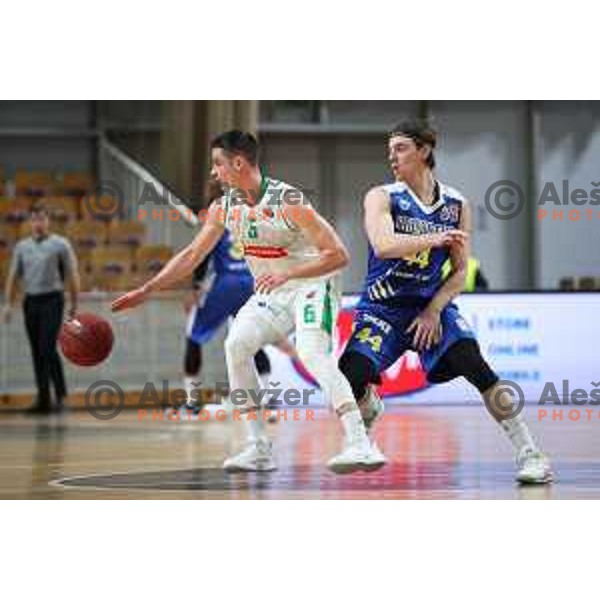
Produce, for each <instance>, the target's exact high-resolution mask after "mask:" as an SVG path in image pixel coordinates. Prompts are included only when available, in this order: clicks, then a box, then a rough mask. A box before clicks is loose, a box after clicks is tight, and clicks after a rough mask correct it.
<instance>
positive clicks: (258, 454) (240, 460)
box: [223, 440, 277, 471]
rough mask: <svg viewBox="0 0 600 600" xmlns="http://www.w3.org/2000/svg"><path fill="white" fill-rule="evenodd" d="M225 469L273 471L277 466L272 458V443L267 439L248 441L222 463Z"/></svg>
mask: <svg viewBox="0 0 600 600" xmlns="http://www.w3.org/2000/svg"><path fill="white" fill-rule="evenodd" d="M223 468H224V469H225V470H226V471H274V470H275V469H276V468H277V466H276V465H275V461H274V460H273V445H272V444H271V442H269V441H267V440H257V441H252V442H249V443H248V445H247V446H246V447H245V448H244V449H243V450H242V451H241V452H240V453H239V454H236V455H235V456H232V457H230V458H227V459H226V460H225V462H224V463H223Z"/></svg>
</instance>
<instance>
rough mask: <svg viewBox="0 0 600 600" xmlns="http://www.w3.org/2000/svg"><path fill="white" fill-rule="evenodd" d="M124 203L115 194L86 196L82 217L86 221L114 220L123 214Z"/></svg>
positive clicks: (83, 202) (82, 206)
mask: <svg viewBox="0 0 600 600" xmlns="http://www.w3.org/2000/svg"><path fill="white" fill-rule="evenodd" d="M123 208H124V206H123V203H122V202H121V201H120V199H119V198H116V197H114V196H85V197H84V198H83V199H82V201H81V217H82V219H83V220H85V221H105V222H107V221H112V220H116V219H120V218H121V217H122V216H123Z"/></svg>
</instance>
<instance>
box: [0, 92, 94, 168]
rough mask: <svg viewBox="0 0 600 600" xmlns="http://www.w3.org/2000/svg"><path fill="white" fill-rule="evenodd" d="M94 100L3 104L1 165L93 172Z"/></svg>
mask: <svg viewBox="0 0 600 600" xmlns="http://www.w3.org/2000/svg"><path fill="white" fill-rule="evenodd" d="M93 105H94V103H93V102H91V101H76V100H69V101H60V100H56V101H38V100H35V101H8V100H3V101H2V102H0V166H2V167H4V171H5V175H6V176H7V178H10V177H12V176H13V175H14V172H15V171H16V170H17V169H25V170H30V171H36V170H40V171H43V170H48V171H91V172H93V171H94V169H95V135H94V131H93V128H92V125H93V110H94V106H93Z"/></svg>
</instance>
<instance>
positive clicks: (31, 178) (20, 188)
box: [15, 171, 55, 198]
mask: <svg viewBox="0 0 600 600" xmlns="http://www.w3.org/2000/svg"><path fill="white" fill-rule="evenodd" d="M15 184H16V187H17V196H27V197H34V198H38V197H40V196H48V195H50V194H52V192H53V191H54V187H55V178H54V175H53V174H52V173H50V172H49V171H17V173H16V175H15Z"/></svg>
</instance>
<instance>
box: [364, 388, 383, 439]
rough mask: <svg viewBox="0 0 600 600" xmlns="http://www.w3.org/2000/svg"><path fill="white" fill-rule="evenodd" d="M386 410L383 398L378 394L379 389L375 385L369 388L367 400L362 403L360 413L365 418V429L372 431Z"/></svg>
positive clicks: (366, 394)
mask: <svg viewBox="0 0 600 600" xmlns="http://www.w3.org/2000/svg"><path fill="white" fill-rule="evenodd" d="M384 410H385V406H384V404H383V400H382V399H381V396H380V395H379V394H378V393H377V389H376V388H375V386H374V385H369V386H367V391H366V392H365V399H364V401H363V402H361V407H360V412H361V415H362V418H363V422H364V424H365V429H366V430H367V431H370V430H371V428H372V427H373V424H374V423H375V421H377V419H379V417H381V415H382V414H383V411H384Z"/></svg>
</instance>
